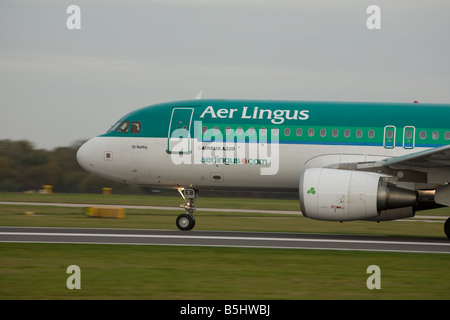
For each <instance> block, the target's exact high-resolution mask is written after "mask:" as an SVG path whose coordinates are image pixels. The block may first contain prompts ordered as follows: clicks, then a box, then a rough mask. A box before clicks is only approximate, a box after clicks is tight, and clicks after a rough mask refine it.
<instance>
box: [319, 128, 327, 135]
mask: <svg viewBox="0 0 450 320" xmlns="http://www.w3.org/2000/svg"><path fill="white" fill-rule="evenodd" d="M326 135H327V129H320V136H321V137H325V136H326Z"/></svg>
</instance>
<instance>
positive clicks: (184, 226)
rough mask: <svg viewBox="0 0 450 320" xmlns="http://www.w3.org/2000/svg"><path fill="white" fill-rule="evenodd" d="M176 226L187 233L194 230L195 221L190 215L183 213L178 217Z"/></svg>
mask: <svg viewBox="0 0 450 320" xmlns="http://www.w3.org/2000/svg"><path fill="white" fill-rule="evenodd" d="M176 224H177V227H178V229H180V230H182V231H188V230H191V229H192V228H194V226H195V219H194V217H193V216H191V215H190V214H187V213H183V214H180V215H179V216H178V218H177V222H176Z"/></svg>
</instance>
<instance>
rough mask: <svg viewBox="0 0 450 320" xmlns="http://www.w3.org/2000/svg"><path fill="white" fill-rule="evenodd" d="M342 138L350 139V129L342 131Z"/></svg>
mask: <svg viewBox="0 0 450 320" xmlns="http://www.w3.org/2000/svg"><path fill="white" fill-rule="evenodd" d="M344 137H346V138H348V137H350V129H345V130H344Z"/></svg>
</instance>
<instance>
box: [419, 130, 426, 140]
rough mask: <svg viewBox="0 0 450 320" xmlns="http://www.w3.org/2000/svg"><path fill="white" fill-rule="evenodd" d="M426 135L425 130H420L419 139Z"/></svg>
mask: <svg viewBox="0 0 450 320" xmlns="http://www.w3.org/2000/svg"><path fill="white" fill-rule="evenodd" d="M426 137H427V132H426V131H420V139H425V138H426Z"/></svg>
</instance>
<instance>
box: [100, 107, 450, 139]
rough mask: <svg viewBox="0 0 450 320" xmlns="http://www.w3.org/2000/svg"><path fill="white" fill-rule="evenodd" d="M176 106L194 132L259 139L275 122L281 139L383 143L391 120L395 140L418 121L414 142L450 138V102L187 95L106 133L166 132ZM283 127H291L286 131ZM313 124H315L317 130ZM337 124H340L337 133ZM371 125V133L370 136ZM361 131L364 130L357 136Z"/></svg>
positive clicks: (151, 134)
mask: <svg viewBox="0 0 450 320" xmlns="http://www.w3.org/2000/svg"><path fill="white" fill-rule="evenodd" d="M173 108H193V109H194V113H193V117H192V123H191V136H192V137H193V133H194V122H195V121H201V122H202V126H205V127H207V128H208V129H213V128H214V127H217V128H218V129H219V132H220V133H221V134H222V136H223V139H224V140H225V139H226V134H225V130H226V128H230V129H231V130H236V129H237V128H239V127H241V128H242V129H243V131H244V132H245V131H246V130H248V129H249V128H253V129H254V130H255V134H256V137H257V140H256V141H259V140H260V139H265V137H262V136H260V135H259V133H260V131H259V130H260V129H261V128H265V129H266V130H267V133H268V134H269V137H270V134H271V130H272V129H275V128H276V129H278V140H279V142H280V143H314V144H350V145H381V146H383V142H384V135H385V129H384V128H385V127H386V126H388V125H391V126H395V127H396V136H395V146H402V145H403V143H404V141H403V138H404V132H403V130H404V128H405V127H414V130H415V134H414V146H415V147H418V146H429V147H431V146H438V145H443V144H449V143H450V140H449V138H450V122H449V119H450V105H448V104H445V105H444V104H421V103H418V104H414V103H365V102H317V101H271V100H268V101H259V100H186V101H177V102H168V103H162V104H155V105H151V106H148V107H144V108H141V109H138V110H135V111H133V112H131V113H129V114H127V115H126V116H124V117H123V118H122V119H121V120H122V121H130V122H131V121H139V122H140V123H141V131H140V132H139V133H130V132H128V133H121V132H117V131H112V132H108V133H106V134H104V135H102V136H106V137H107V136H114V137H154V138H167V137H168V133H169V125H170V120H171V116H172V110H173ZM285 129H289V134H288V135H287V134H285ZM298 129H301V130H302V132H301V135H298V131H297V130H298ZM311 129H314V134H313V135H311V131H310V130H311ZM323 130H325V131H323ZM333 130H337V135H336V132H334V133H335V135H336V136H334V135H333ZM345 130H350V135H349V136H348V137H347V136H346V135H344V133H345ZM358 130H361V131H360V132H358ZM371 130H373V137H369V131H371ZM357 132H358V133H360V134H361V136H359V135H358V136H357ZM421 132H422V134H421ZM247 133H248V132H247ZM286 133H287V132H286ZM321 133H322V134H321ZM436 133H437V134H436ZM237 139H238V140H239V136H238V138H237ZM248 140H249V138H248V137H247V141H248ZM269 141H270V139H269Z"/></svg>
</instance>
